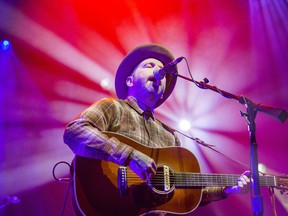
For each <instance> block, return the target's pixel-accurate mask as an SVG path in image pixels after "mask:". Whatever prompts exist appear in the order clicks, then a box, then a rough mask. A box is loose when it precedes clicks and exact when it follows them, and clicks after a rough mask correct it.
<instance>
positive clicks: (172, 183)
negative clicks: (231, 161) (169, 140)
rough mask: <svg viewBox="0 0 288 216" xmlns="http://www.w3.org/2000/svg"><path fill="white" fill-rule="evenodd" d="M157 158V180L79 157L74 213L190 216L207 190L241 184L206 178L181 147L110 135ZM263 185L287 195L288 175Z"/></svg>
mask: <svg viewBox="0 0 288 216" xmlns="http://www.w3.org/2000/svg"><path fill="white" fill-rule="evenodd" d="M105 134H106V135H107V136H109V137H116V138H118V139H119V140H120V141H121V142H123V143H125V144H127V145H129V146H131V147H133V148H134V149H137V150H138V151H141V152H142V153H144V154H146V155H148V156H149V157H151V158H153V159H154V161H155V162H156V164H157V173H156V175H155V176H154V177H153V178H152V179H150V180H148V181H143V180H141V179H140V178H139V177H138V176H137V175H136V174H134V173H133V172H132V170H130V169H129V168H128V167H123V166H119V165H117V164H115V163H112V162H107V161H103V160H94V159H89V158H84V157H81V156H75V158H74V160H73V166H72V167H73V170H72V173H73V197H72V203H73V209H74V212H75V214H76V215H81V216H83V215H87V216H97V215H111V216H112V215H113V216H114V215H115V216H116V215H117V216H122V215H123V216H130V215H145V214H148V213H157V212H159V211H161V212H166V213H171V214H178V215H179V214H182V215H185V214H189V213H191V212H192V211H193V210H195V209H196V208H197V207H198V206H199V204H200V202H201V198H202V188H203V187H215V186H221V187H222V186H233V185H237V180H238V178H239V176H240V175H234V174H202V173H201V172H200V166H199V163H198V161H197V159H196V157H195V156H194V155H193V154H192V153H191V152H190V151H189V150H187V149H185V148H182V147H167V148H150V147H147V146H144V145H142V144H140V143H137V142H135V141H134V140H131V139H130V138H128V137H125V136H122V135H119V134H115V133H105ZM260 185H261V186H270V187H274V188H277V189H281V190H282V191H286V190H287V188H288V182H287V177H286V176H260Z"/></svg>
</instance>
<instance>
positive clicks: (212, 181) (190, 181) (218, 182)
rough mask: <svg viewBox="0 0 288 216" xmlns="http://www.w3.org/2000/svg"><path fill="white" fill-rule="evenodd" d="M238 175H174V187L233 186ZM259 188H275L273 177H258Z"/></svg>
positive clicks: (182, 173)
mask: <svg viewBox="0 0 288 216" xmlns="http://www.w3.org/2000/svg"><path fill="white" fill-rule="evenodd" d="M239 177H240V175H234V174H202V173H185V172H181V173H175V185H176V187H201V186H204V187H214V186H215V187H216V186H222V187H224V186H234V185H237V181H238V178H239ZM259 183H260V186H276V180H275V177H274V176H259Z"/></svg>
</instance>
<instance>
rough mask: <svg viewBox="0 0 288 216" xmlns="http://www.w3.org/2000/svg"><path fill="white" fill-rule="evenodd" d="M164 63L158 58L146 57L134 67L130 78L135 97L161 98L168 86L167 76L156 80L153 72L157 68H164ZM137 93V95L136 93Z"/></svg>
mask: <svg viewBox="0 0 288 216" xmlns="http://www.w3.org/2000/svg"><path fill="white" fill-rule="evenodd" d="M162 67H163V64H162V62H160V61H159V60H157V59H154V58H149V59H145V60H143V61H142V62H140V64H139V65H138V66H137V67H136V68H135V69H134V71H133V73H132V75H131V76H130V77H128V79H127V80H129V79H130V81H131V83H130V84H131V86H129V84H128V83H127V85H128V86H129V87H131V88H133V93H134V95H133V96H135V97H137V98H139V97H140V98H142V99H145V98H146V97H147V99H153V100H157V101H158V100H159V99H160V98H161V97H162V95H163V93H164V91H165V88H166V78H164V79H162V80H156V79H155V78H154V77H153V72H154V70H155V69H156V68H162ZM135 94H136V95H135Z"/></svg>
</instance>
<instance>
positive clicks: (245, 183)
mask: <svg viewBox="0 0 288 216" xmlns="http://www.w3.org/2000/svg"><path fill="white" fill-rule="evenodd" d="M249 190H250V172H249V171H245V172H244V173H243V174H242V175H241V176H240V177H239V178H238V182H237V185H235V186H232V187H226V188H225V189H224V192H225V193H226V194H227V195H229V194H232V193H233V194H246V193H248V191H249Z"/></svg>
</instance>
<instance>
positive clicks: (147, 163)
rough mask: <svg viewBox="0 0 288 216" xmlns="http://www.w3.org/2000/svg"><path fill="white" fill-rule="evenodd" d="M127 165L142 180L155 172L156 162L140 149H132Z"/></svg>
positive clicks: (150, 176)
mask: <svg viewBox="0 0 288 216" xmlns="http://www.w3.org/2000/svg"><path fill="white" fill-rule="evenodd" d="M128 166H129V167H130V169H131V170H132V171H133V172H135V173H136V174H137V175H138V176H139V177H140V178H141V179H142V180H147V179H150V178H152V177H153V176H154V175H155V174H156V169H157V167H156V164H155V162H154V160H153V159H152V158H150V157H148V156H147V155H145V154H143V153H141V152H140V151H137V150H133V151H132V153H131V154H130V156H129V160H128Z"/></svg>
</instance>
